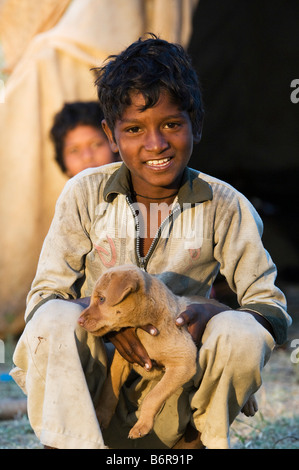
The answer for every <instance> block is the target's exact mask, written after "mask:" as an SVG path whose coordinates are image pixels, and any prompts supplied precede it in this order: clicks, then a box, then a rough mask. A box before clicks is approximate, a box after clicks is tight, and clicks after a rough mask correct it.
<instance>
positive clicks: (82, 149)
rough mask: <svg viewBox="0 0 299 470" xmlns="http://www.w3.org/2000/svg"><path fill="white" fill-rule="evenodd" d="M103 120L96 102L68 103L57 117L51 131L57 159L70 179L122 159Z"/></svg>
mask: <svg viewBox="0 0 299 470" xmlns="http://www.w3.org/2000/svg"><path fill="white" fill-rule="evenodd" d="M103 119H104V115H103V113H102V110H101V108H100V106H99V104H98V103H97V102H95V101H86V102H85V101H78V102H74V103H66V104H65V105H64V106H63V108H62V109H61V111H59V112H58V113H57V114H56V115H55V117H54V123H53V126H52V128H51V131H50V136H51V139H52V141H53V144H54V147H55V160H56V162H57V163H58V165H59V166H60V168H61V170H62V171H63V173H65V174H66V175H67V176H68V177H69V178H71V177H73V176H75V175H76V174H77V173H80V172H81V171H83V170H85V169H86V168H92V167H98V166H101V165H105V164H107V163H112V162H114V161H118V160H119V156H118V153H117V154H115V153H113V152H112V150H111V148H110V145H109V142H108V139H107V137H106V135H105V132H104V131H103V129H102V125H101V121H102V120H103Z"/></svg>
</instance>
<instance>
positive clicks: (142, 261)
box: [126, 196, 180, 271]
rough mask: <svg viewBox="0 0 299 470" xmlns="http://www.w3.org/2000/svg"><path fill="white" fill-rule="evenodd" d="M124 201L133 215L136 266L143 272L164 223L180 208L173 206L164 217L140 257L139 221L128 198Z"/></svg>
mask: <svg viewBox="0 0 299 470" xmlns="http://www.w3.org/2000/svg"><path fill="white" fill-rule="evenodd" d="M126 199H127V203H128V205H129V207H130V209H131V212H132V214H133V217H134V220H135V227H136V255H137V260H138V265H139V267H140V268H141V269H142V270H143V271H146V267H147V264H148V261H149V258H150V257H151V254H152V252H153V251H154V249H155V247H156V245H157V243H158V241H159V238H160V235H161V233H162V230H163V228H164V226H165V225H166V223H167V222H168V220H170V219H171V218H172V217H173V215H174V214H175V212H176V211H178V210H180V206H179V205H177V206H175V208H174V209H173V211H171V213H170V214H169V215H168V216H167V217H165V219H164V220H163V222H162V223H161V225H160V227H159V228H158V230H157V232H156V234H155V236H154V239H153V241H152V243H151V245H150V247H149V250H148V252H147V254H146V256H141V255H140V224H139V219H138V215H137V214H136V211H135V209H134V207H133V204H132V201H131V200H130V198H129V196H126Z"/></svg>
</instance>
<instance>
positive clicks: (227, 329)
mask: <svg viewBox="0 0 299 470" xmlns="http://www.w3.org/2000/svg"><path fill="white" fill-rule="evenodd" d="M203 347H208V348H215V351H217V356H218V357H221V358H222V360H223V361H232V362H233V363H234V364H235V367H236V368H240V370H242V369H243V370H244V369H246V368H247V369H250V368H255V367H256V366H258V367H260V368H262V367H263V366H264V364H265V363H266V362H267V360H268V359H269V357H270V354H271V351H272V349H273V347H274V340H273V338H272V336H271V335H270V333H269V332H268V331H267V330H266V329H265V328H264V327H263V326H262V325H261V324H260V323H259V322H258V321H257V320H256V319H255V318H254V317H253V316H252V315H251V314H250V313H248V312H242V311H234V310H230V311H227V312H222V313H220V314H219V315H216V316H215V317H213V318H212V319H211V320H210V321H209V323H208V325H207V328H206V331H205V334H204V337H203ZM244 371H245V370H244Z"/></svg>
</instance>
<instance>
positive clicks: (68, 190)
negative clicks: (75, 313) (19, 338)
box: [25, 180, 92, 321]
mask: <svg viewBox="0 0 299 470" xmlns="http://www.w3.org/2000/svg"><path fill="white" fill-rule="evenodd" d="M88 224H90V220H89V214H88V207H87V202H86V198H85V194H84V191H82V188H81V185H80V182H78V181H76V180H70V181H68V182H67V184H66V186H65V188H64V190H63V191H62V193H61V195H60V197H59V199H58V201H57V204H56V210H55V214H54V218H53V221H52V224H51V226H50V229H49V232H48V234H47V236H46V238H45V241H44V244H43V247H42V251H41V254H40V258H39V262H38V266H37V272H36V276H35V278H34V280H33V283H32V286H31V290H30V292H29V294H28V296H27V307H26V312H25V320H26V321H28V320H29V319H30V318H31V317H32V315H33V313H34V312H35V311H36V309H37V308H38V307H39V306H40V305H41V304H42V303H44V302H46V301H47V300H50V299H53V298H62V299H70V298H77V297H80V285H82V281H83V280H84V276H85V256H86V254H87V253H88V252H90V250H91V249H92V243H91V240H90V238H89V235H88Z"/></svg>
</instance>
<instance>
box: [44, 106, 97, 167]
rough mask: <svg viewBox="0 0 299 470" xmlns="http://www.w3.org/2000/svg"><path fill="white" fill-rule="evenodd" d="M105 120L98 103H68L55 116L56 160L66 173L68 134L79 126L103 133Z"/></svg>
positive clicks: (53, 129)
mask: <svg viewBox="0 0 299 470" xmlns="http://www.w3.org/2000/svg"><path fill="white" fill-rule="evenodd" d="M103 119H104V114H103V112H102V110H101V107H100V105H99V103H98V102H97V101H77V102H74V103H66V104H65V105H64V106H63V108H62V109H61V111H59V112H58V113H57V114H56V115H55V117H54V123H53V126H52V128H51V131H50V137H51V139H52V141H53V143H54V147H55V160H56V162H57V163H58V165H59V166H60V168H61V170H62V171H63V172H64V173H65V172H66V167H65V165H64V161H63V146H64V139H65V136H66V134H67V132H68V131H70V130H73V129H75V127H77V126H79V125H83V126H91V127H95V128H97V129H100V130H101V131H103V130H102V126H101V121H102V120H103ZM103 133H104V131H103Z"/></svg>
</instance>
